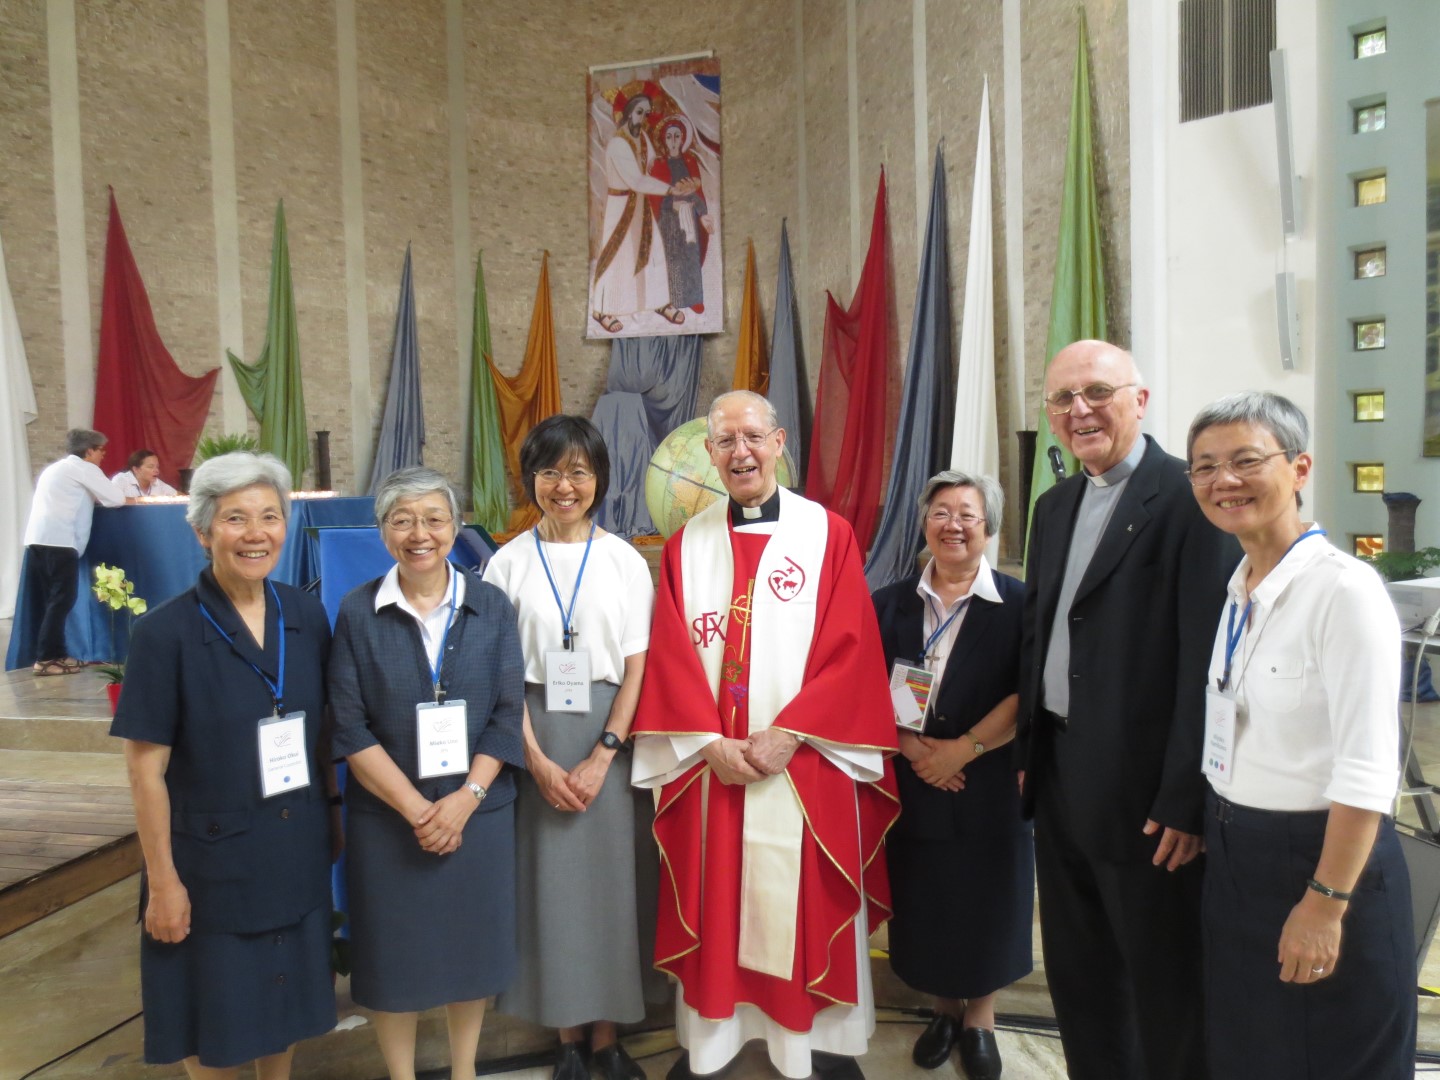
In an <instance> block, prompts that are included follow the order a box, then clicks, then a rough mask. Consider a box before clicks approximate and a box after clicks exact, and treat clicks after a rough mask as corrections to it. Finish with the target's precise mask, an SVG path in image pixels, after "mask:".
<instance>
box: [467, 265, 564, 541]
mask: <svg viewBox="0 0 1440 1080" xmlns="http://www.w3.org/2000/svg"><path fill="white" fill-rule="evenodd" d="M485 363H486V364H487V365H488V366H489V368H490V379H491V381H492V382H494V384H495V398H496V403H497V404H498V405H499V406H500V439H501V442H502V443H503V444H504V447H505V468H506V471H507V472H509V474H510V481H511V484H510V487H511V497H512V499H513V501H514V507H513V509H512V510H511V511H510V521H509V523H508V526H507V531H509V532H512V533H516V532H521V531H523V530H525V529H528V528H530V526H532V525H534V524H535V523H536V522H537V521H539V520H540V511H539V510H537V509H536V508H535V507H534V506H533V505H531V503H530V500H529V499H528V498H526V496H525V487H524V485H523V484H521V482H520V444H521V443H523V442H524V441H525V436H526V435H528V434H529V433H530V429H531V428H533V427H534V426H535V425H536V424H538V423H539V422H540V421H541V420H544V419H545V418H546V417H547V416H554V415H555V414H556V413H558V412H559V411H560V367H559V364H558V362H557V356H556V352H555V319H554V317H553V315H552V314H551V311H550V253H549V252H548V251H547V252H545V254H544V256H543V257H542V259H541V260H540V283H539V284H538V285H537V286H536V287H535V310H534V312H533V313H532V314H531V316H530V337H529V339H528V340H527V341H526V342H525V361H524V363H522V364H521V365H520V371H519V372H518V373H517V374H516V376H515V377H514V378H513V379H512V378H509V377H508V376H506V375H504V374H502V373H501V371H500V369H499V368H497V367H496V366H495V360H494V358H493V357H490V356H486V357H485Z"/></svg>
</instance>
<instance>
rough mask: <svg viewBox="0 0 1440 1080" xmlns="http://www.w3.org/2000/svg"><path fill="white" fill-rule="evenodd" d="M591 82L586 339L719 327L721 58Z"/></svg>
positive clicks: (614, 73) (608, 74) (605, 74)
mask: <svg viewBox="0 0 1440 1080" xmlns="http://www.w3.org/2000/svg"><path fill="white" fill-rule="evenodd" d="M589 90H590V109H589V117H590V196H591V198H590V296H589V303H590V312H589V318H588V319H587V322H586V327H587V336H588V337H591V338H599V339H605V338H611V337H649V336H654V335H657V334H705V333H718V332H719V331H721V330H723V329H724V318H723V313H724V305H723V304H722V303H721V287H722V282H723V275H722V267H721V260H720V243H719V223H720V205H719V203H720V200H719V195H720V67H719V62H718V61H716V60H714V59H698V60H686V61H674V62H669V63H663V64H651V65H640V66H637V67H629V68H625V69H621V70H610V71H600V72H596V73H593V74H592V75H591V76H590V80H589ZM707 298H708V300H709V303H708V305H707V302H706V301H707Z"/></svg>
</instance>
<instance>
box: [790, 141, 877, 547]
mask: <svg viewBox="0 0 1440 1080" xmlns="http://www.w3.org/2000/svg"><path fill="white" fill-rule="evenodd" d="M887 247H888V245H887V241H886V233H885V171H884V170H883V169H882V170H881V171H880V186H879V188H878V189H877V190H876V192H875V216H874V219H873V221H872V222H871V225H870V249H869V251H868V252H867V253H866V255H865V266H864V268H863V269H862V270H861V271H860V284H859V286H858V287H857V288H856V290H855V297H854V299H853V300H852V301H851V302H850V309H849V310H848V311H846V310H845V309H844V308H842V307H841V306H840V305H839V304H838V303H836V301H835V297H834V296H832V295H831V294H830V293H828V292H827V293H826V294H825V341H824V344H823V346H822V351H821V355H820V385H819V387H818V389H817V390H816V392H815V426H814V429H813V431H812V433H811V436H810V454H809V472H808V473H807V474H806V477H805V494H806V495H807V496H808V497H809V498H812V499H814V500H816V501H817V502H819V503H821V504H823V505H824V506H827V507H829V508H830V509H831V510H833V511H835V513H837V514H839V515H840V516H841V517H843V518H844V519H845V520H846V521H848V522H850V525H851V527H852V528H854V530H855V539H856V540H857V541H859V543H860V550H861V551H868V550H869V549H870V541H871V540H872V539H873V538H874V535H875V527H876V525H877V524H878V523H879V520H880V501H881V496H882V494H883V489H884V486H885V468H886V453H887V445H888V440H887V438H886V431H885V428H886V424H887V422H888V418H889V416H890V415H891V411H892V410H891V408H890V402H889V400H888V398H887V394H888V392H889V379H888V376H889V371H890V290H889V267H888V266H887V260H886V254H885V253H886V249H887Z"/></svg>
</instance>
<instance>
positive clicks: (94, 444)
mask: <svg viewBox="0 0 1440 1080" xmlns="http://www.w3.org/2000/svg"><path fill="white" fill-rule="evenodd" d="M109 441H110V440H109V439H107V438H106V437H105V436H104V435H102V434H100V432H98V431H91V430H90V429H89V428H83V427H77V428H71V429H70V430H69V431H67V432H66V433H65V453H67V454H73V455H75V457H84V456H85V455H86V454H88V453H89V452H90V451H91V450H99V449H100V447H102V446H104V445H105V444H106V443H108V442H109Z"/></svg>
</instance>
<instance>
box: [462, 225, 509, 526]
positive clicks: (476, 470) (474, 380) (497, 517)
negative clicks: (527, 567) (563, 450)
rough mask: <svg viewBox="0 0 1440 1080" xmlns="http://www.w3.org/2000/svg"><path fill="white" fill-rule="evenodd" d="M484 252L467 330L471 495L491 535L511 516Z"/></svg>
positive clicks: (478, 258)
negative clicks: (493, 371) (493, 373)
mask: <svg viewBox="0 0 1440 1080" xmlns="http://www.w3.org/2000/svg"><path fill="white" fill-rule="evenodd" d="M484 257H485V253H484V252H483V251H482V252H481V253H480V254H478V255H477V256H475V321H474V324H473V326H472V328H471V331H470V498H471V501H472V503H473V504H474V508H475V520H476V521H477V522H479V523H480V524H481V525H483V526H484V527H485V531H486V532H488V533H490V534H491V535H494V534H495V533H500V532H504V531H505V525H506V523H507V522H508V521H509V519H510V495H509V489H508V488H507V487H506V485H505V447H504V444H503V443H502V442H501V439H500V406H499V404H498V403H497V402H496V400H495V383H494V381H493V380H492V379H491V378H490V364H489V361H490V360H491V358H492V357H493V355H494V353H493V350H492V349H491V347H490V305H489V303H488V302H487V301H486V299H485V266H484Z"/></svg>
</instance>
